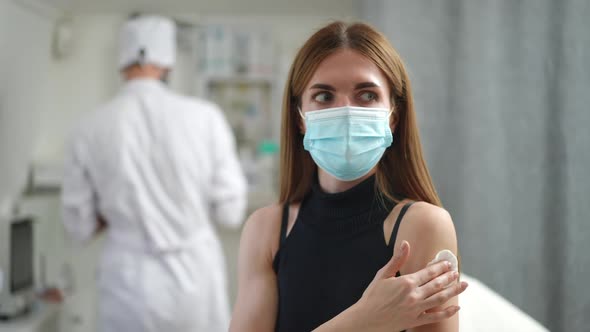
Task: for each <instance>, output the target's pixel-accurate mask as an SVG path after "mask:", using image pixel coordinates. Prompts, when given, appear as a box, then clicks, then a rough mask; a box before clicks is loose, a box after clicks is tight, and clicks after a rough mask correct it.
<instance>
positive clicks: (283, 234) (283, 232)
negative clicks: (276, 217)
mask: <svg viewBox="0 0 590 332" xmlns="http://www.w3.org/2000/svg"><path fill="white" fill-rule="evenodd" d="M288 224H289V203H285V205H283V218H282V220H281V240H280V242H279V248H280V247H282V246H283V243H284V242H285V239H286V238H287V226H288Z"/></svg>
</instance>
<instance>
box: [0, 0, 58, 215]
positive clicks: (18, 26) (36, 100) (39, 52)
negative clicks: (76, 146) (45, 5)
mask: <svg viewBox="0 0 590 332" xmlns="http://www.w3.org/2000/svg"><path fill="white" fill-rule="evenodd" d="M52 23H53V19H52V18H51V16H49V15H46V14H43V13H42V12H41V11H31V10H28V9H25V8H24V7H21V6H18V5H16V3H15V2H13V1H11V0H0V205H1V204H2V202H3V201H4V200H5V199H7V198H14V197H15V196H16V195H17V194H18V193H20V192H21V191H22V188H23V186H24V184H25V179H26V174H27V171H26V167H27V164H28V161H29V160H30V159H31V154H32V149H33V146H34V145H35V142H36V141H37V139H38V129H39V127H40V126H41V125H42V124H41V122H40V117H41V115H43V114H44V113H45V112H47V111H48V109H47V104H48V101H49V86H50V84H51V83H50V77H49V68H50V65H49V62H50V58H49V52H50V44H51V29H52ZM0 212H1V211H0Z"/></svg>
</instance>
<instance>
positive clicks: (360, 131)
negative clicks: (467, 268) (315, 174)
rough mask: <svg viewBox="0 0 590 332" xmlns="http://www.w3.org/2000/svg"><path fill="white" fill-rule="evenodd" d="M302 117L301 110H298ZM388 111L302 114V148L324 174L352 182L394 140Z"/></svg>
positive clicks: (339, 109) (336, 110) (333, 110)
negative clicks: (303, 121)
mask: <svg viewBox="0 0 590 332" xmlns="http://www.w3.org/2000/svg"><path fill="white" fill-rule="evenodd" d="M299 112H300V114H301V110H300V111H299ZM390 114H391V111H390V110H388V109H387V108H366V107H352V106H345V107H337V108H328V109H323V110H319V111H310V112H306V113H305V115H303V114H301V116H302V117H304V119H305V126H306V132H305V137H304V138H303V147H304V148H305V150H307V151H309V153H310V154H311V157H312V158H313V160H314V161H315V163H316V164H317V165H318V166H319V167H321V168H322V169H323V170H324V171H326V172H328V173H329V174H331V175H332V176H334V177H335V178H337V179H339V180H342V181H353V180H356V179H359V178H361V177H362V176H364V175H366V174H367V173H369V172H370V171H371V169H373V167H375V165H377V163H378V162H379V160H380V159H381V157H382V156H383V153H384V152H385V149H387V147H388V146H390V145H391V143H392V141H393V137H392V134H391V128H390V127H389V115H390Z"/></svg>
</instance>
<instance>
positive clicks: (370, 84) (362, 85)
mask: <svg viewBox="0 0 590 332" xmlns="http://www.w3.org/2000/svg"><path fill="white" fill-rule="evenodd" d="M378 87H379V84H377V83H374V82H362V83H359V84H357V85H355V87H354V89H355V90H359V89H365V88H378Z"/></svg>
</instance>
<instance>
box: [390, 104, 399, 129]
mask: <svg viewBox="0 0 590 332" xmlns="http://www.w3.org/2000/svg"><path fill="white" fill-rule="evenodd" d="M397 121H398V116H397V112H396V110H395V109H394V108H392V109H391V115H390V116H389V128H391V133H392V134H393V133H395V128H396V126H397Z"/></svg>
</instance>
